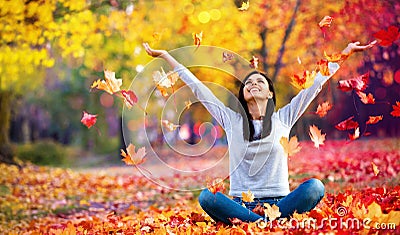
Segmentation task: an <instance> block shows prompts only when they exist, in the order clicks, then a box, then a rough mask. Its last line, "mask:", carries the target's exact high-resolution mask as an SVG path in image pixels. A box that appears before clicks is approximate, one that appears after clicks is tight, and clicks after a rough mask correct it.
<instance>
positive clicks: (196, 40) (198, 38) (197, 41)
mask: <svg viewBox="0 0 400 235" xmlns="http://www.w3.org/2000/svg"><path fill="white" fill-rule="evenodd" d="M192 36H193V40H194V45H196V46H197V48H198V47H199V46H200V44H201V41H202V40H203V31H201V32H200V33H192Z"/></svg>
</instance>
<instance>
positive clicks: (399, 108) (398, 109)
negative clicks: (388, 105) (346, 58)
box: [390, 101, 400, 117]
mask: <svg viewBox="0 0 400 235" xmlns="http://www.w3.org/2000/svg"><path fill="white" fill-rule="evenodd" d="M392 108H393V111H392V112H390V114H391V115H392V116H393V117H400V101H396V105H392Z"/></svg>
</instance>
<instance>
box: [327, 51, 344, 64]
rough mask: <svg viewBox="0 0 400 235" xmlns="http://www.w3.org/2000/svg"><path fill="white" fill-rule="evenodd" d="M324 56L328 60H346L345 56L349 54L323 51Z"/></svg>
mask: <svg viewBox="0 0 400 235" xmlns="http://www.w3.org/2000/svg"><path fill="white" fill-rule="evenodd" d="M324 56H325V58H326V59H327V60H328V61H329V62H341V61H344V60H346V59H347V57H349V55H346V54H342V53H336V54H332V55H328V54H327V53H326V52H325V51H324Z"/></svg>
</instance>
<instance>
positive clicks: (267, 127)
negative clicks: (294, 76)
mask: <svg viewBox="0 0 400 235" xmlns="http://www.w3.org/2000/svg"><path fill="white" fill-rule="evenodd" d="M253 74H260V75H261V76H263V77H265V79H266V80H267V82H268V87H269V90H270V91H271V92H272V98H271V99H268V102H267V107H266V113H265V115H264V117H263V126H262V132H261V138H264V137H266V136H268V135H269V134H270V133H271V129H272V120H271V116H272V114H273V112H274V111H275V104H276V97H275V90H274V85H273V83H272V80H271V79H270V78H269V77H268V76H267V75H266V74H264V73H261V72H258V71H253V72H251V73H249V74H248V75H247V76H246V77H245V78H244V79H243V81H242V83H241V84H240V88H239V95H238V96H239V97H238V99H239V104H240V105H241V106H242V108H243V109H241V108H240V107H239V110H242V111H241V112H240V114H241V115H242V117H243V137H244V139H246V140H248V141H253V140H255V139H254V125H253V122H252V121H251V120H252V117H251V115H250V112H249V108H248V106H247V102H246V100H245V99H244V91H243V90H244V87H245V86H244V84H245V83H246V80H247V79H248V78H249V77H250V76H251V75H253Z"/></svg>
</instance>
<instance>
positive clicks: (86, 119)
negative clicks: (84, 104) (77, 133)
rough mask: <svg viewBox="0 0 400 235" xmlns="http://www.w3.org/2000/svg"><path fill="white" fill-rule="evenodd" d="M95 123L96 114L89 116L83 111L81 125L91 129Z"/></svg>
mask: <svg viewBox="0 0 400 235" xmlns="http://www.w3.org/2000/svg"><path fill="white" fill-rule="evenodd" d="M96 121H97V114H94V115H93V114H89V113H87V112H85V111H83V116H82V119H81V122H82V123H83V125H85V126H87V128H90V127H92V126H93V125H94V124H96Z"/></svg>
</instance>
